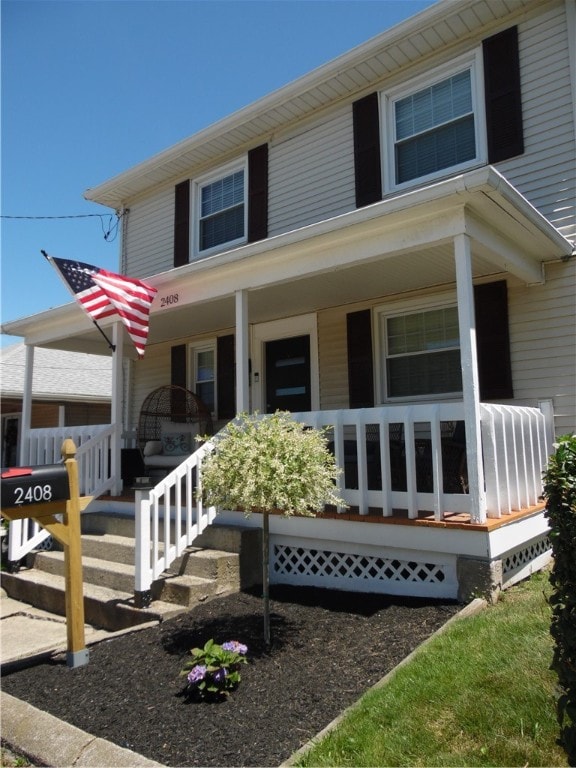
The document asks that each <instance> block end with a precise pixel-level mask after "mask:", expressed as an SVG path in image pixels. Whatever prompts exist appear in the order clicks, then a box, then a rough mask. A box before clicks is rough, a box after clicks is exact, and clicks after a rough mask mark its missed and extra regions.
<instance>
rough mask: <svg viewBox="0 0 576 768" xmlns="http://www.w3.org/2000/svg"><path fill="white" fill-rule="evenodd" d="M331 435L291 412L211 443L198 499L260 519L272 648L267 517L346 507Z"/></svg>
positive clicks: (228, 429) (237, 425)
mask: <svg viewBox="0 0 576 768" xmlns="http://www.w3.org/2000/svg"><path fill="white" fill-rule="evenodd" d="M328 434H329V430H328V429H311V428H308V427H305V426H303V425H302V424H299V423H298V422H296V421H294V419H293V418H292V416H291V414H290V413H288V412H287V411H276V413H274V414H272V415H269V416H263V417H259V416H258V414H252V415H248V414H246V413H241V414H239V415H238V416H237V417H236V418H235V419H234V421H231V422H229V423H228V424H227V425H226V426H225V427H224V429H223V430H221V432H219V433H218V434H217V435H216V436H215V437H213V438H207V439H209V440H210V441H211V443H212V445H213V447H214V450H213V452H212V453H211V454H209V455H208V456H207V457H206V459H205V461H204V463H203V464H202V472H201V483H200V484H199V487H198V496H199V498H201V499H203V500H204V502H205V503H206V504H209V505H213V506H215V507H219V508H220V509H228V510H237V509H241V510H243V511H244V514H246V515H250V514H251V513H252V512H259V513H262V598H263V601H264V641H265V643H266V647H267V648H269V647H270V642H271V641H270V594H269V580H270V575H269V573H268V570H269V561H268V552H269V519H268V518H269V515H270V513H271V512H274V511H278V512H282V513H283V514H284V515H306V516H314V515H315V514H316V512H318V511H322V510H323V509H324V507H325V506H326V505H327V504H333V505H335V506H339V507H346V506H347V505H346V503H345V502H344V501H343V499H341V498H340V497H339V494H338V487H337V485H336V482H337V479H338V477H339V476H340V475H341V474H342V470H341V469H339V468H338V467H337V465H336V461H335V458H334V456H333V455H332V453H331V452H330V450H329V448H328Z"/></svg>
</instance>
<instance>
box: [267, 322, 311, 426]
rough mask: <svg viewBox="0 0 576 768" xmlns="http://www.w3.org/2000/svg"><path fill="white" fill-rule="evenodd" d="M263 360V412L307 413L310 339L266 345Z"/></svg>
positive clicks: (290, 339) (297, 337)
mask: <svg viewBox="0 0 576 768" xmlns="http://www.w3.org/2000/svg"><path fill="white" fill-rule="evenodd" d="M265 356H266V384H265V390H266V412H267V413H274V411H277V410H281V411H309V410H310V408H311V396H310V337H309V336H294V337H292V338H289V339H277V340H275V341H268V342H266V344H265Z"/></svg>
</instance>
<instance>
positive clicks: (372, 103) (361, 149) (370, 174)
mask: <svg viewBox="0 0 576 768" xmlns="http://www.w3.org/2000/svg"><path fill="white" fill-rule="evenodd" d="M352 119H353V126H354V173H355V181H356V207H357V208H362V207H363V206H365V205H370V204H371V203H376V202H378V200H381V199H382V171H381V165H380V116H379V107H378V94H377V93H371V94H370V95H369V96H365V97H364V98H363V99H359V100H358V101H355V102H354V104H353V105H352Z"/></svg>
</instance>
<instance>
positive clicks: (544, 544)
mask: <svg viewBox="0 0 576 768" xmlns="http://www.w3.org/2000/svg"><path fill="white" fill-rule="evenodd" d="M551 558H552V545H551V544H550V539H549V538H548V536H547V535H544V536H540V537H539V538H537V539H533V540H532V541H529V542H527V543H526V544H525V545H524V546H523V547H521V548H519V549H516V550H514V551H513V552H508V553H507V554H506V556H505V557H503V558H502V583H503V586H504V587H510V586H512V584H515V583H516V582H518V581H520V580H521V579H524V578H526V577H527V576H529V575H530V574H531V573H533V572H534V571H537V570H540V569H541V568H543V567H544V566H545V565H546V564H547V563H548V562H549V561H550V560H551Z"/></svg>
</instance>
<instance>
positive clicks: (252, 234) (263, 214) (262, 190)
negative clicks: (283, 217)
mask: <svg viewBox="0 0 576 768" xmlns="http://www.w3.org/2000/svg"><path fill="white" fill-rule="evenodd" d="M266 237H268V144H262V145H261V146H259V147H255V148H254V149H251V150H250V152H248V242H249V243H253V242H255V241H256V240H264V239H265V238H266Z"/></svg>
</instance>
